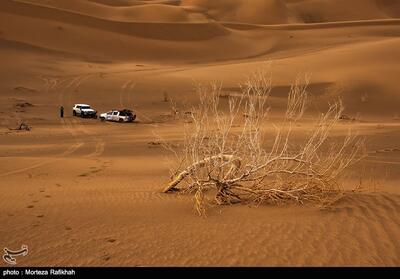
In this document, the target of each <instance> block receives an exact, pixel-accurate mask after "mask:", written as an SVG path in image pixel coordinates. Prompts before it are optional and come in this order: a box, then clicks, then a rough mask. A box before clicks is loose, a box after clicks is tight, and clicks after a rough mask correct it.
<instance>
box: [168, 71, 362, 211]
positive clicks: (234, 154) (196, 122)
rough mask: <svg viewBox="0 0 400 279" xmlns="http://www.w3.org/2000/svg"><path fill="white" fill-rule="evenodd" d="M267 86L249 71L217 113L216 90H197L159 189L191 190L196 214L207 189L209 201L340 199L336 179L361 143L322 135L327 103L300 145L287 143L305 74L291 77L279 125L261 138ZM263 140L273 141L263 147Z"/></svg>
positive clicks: (334, 113) (300, 107) (332, 113)
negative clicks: (239, 90) (168, 176)
mask: <svg viewBox="0 0 400 279" xmlns="http://www.w3.org/2000/svg"><path fill="white" fill-rule="evenodd" d="M271 84H272V82H271V78H270V77H269V76H268V75H265V73H257V74H255V75H254V76H252V77H251V78H249V80H248V81H247V82H246V83H245V84H244V85H243V86H242V94H241V95H240V96H236V97H232V96H230V97H229V98H228V110H227V111H224V110H223V109H221V104H220V100H221V98H220V96H221V86H220V85H217V84H212V85H211V86H208V87H207V86H206V87H204V86H199V87H198V93H199V96H200V104H199V106H197V107H195V108H193V109H192V110H191V111H193V112H194V113H193V114H191V115H190V117H191V120H192V121H191V122H190V124H187V123H186V124H184V131H185V137H184V141H183V144H182V146H181V147H180V148H173V149H172V148H171V147H168V149H169V150H170V151H171V149H172V151H173V153H174V155H175V157H176V160H177V164H176V166H177V167H176V168H175V169H172V170H171V173H173V174H175V175H174V176H173V178H172V179H171V182H170V183H169V184H168V185H167V187H165V188H164V190H163V191H164V192H169V191H172V190H177V189H180V190H183V192H186V193H194V199H195V208H196V210H197V212H198V213H199V214H200V215H202V214H204V213H205V205H206V204H207V202H208V198H209V196H210V195H207V194H206V192H207V191H208V190H210V189H212V190H214V191H213V192H212V193H214V196H213V200H214V201H215V202H216V203H217V204H231V203H237V202H251V203H257V204H259V203H287V202H296V203H305V202H317V203H324V202H326V201H329V200H334V199H335V198H337V197H338V196H339V195H341V194H342V192H343V190H342V189H341V186H340V184H339V183H338V178H339V176H340V175H341V174H342V173H343V171H344V170H345V169H347V168H348V167H349V166H350V165H351V164H352V163H354V162H356V161H357V160H359V159H360V158H361V157H362V156H363V153H362V151H363V143H362V141H361V140H359V139H358V138H357V137H355V136H352V135H351V134H350V133H349V135H348V136H346V137H345V139H344V140H343V141H342V142H341V143H338V142H335V141H332V140H331V138H330V133H331V131H332V129H333V127H334V126H335V124H336V123H337V122H338V120H339V119H340V116H341V115H342V112H343V106H342V103H341V102H340V100H339V101H337V102H335V103H334V104H332V105H331V106H330V107H329V109H328V110H327V111H326V112H325V113H324V114H322V115H321V116H320V118H319V119H318V120H317V122H316V123H315V127H314V130H313V131H312V132H311V133H310V135H309V136H308V137H307V139H306V140H305V141H304V142H303V144H300V145H294V144H293V141H294V140H293V133H294V130H293V126H294V123H296V122H297V121H299V120H301V119H302V117H303V115H304V112H305V109H306V105H307V99H308V93H307V85H308V84H309V77H308V76H306V77H305V78H304V79H303V80H302V79H300V78H298V79H297V80H296V82H295V83H294V85H293V86H292V87H291V89H290V93H289V96H288V105H287V111H286V115H285V119H284V122H283V123H281V124H280V125H279V126H278V127H276V131H275V133H268V134H265V133H264V131H263V129H262V128H263V127H264V126H265V122H266V116H267V112H268V111H269V108H268V107H267V99H268V96H269V93H270V92H271ZM225 99H226V98H224V100H225ZM243 115H246V117H245V118H243V117H241V116H243ZM235 128H236V129H235ZM265 137H269V138H270V139H271V140H272V142H273V144H272V146H270V147H269V148H266V147H265Z"/></svg>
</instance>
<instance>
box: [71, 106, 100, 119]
mask: <svg viewBox="0 0 400 279" xmlns="http://www.w3.org/2000/svg"><path fill="white" fill-rule="evenodd" d="M72 114H73V115H74V116H80V117H89V118H97V111H95V110H94V109H92V108H91V107H90V106H89V105H86V104H75V105H74V107H73V108H72Z"/></svg>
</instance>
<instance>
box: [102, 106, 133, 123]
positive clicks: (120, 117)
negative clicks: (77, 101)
mask: <svg viewBox="0 0 400 279" xmlns="http://www.w3.org/2000/svg"><path fill="white" fill-rule="evenodd" d="M135 119H136V114H134V113H133V112H132V111H131V110H128V109H124V110H111V111H109V112H105V113H102V114H100V120H101V121H114V122H132V121H134V120H135Z"/></svg>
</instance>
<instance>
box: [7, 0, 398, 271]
mask: <svg viewBox="0 0 400 279" xmlns="http://www.w3.org/2000/svg"><path fill="white" fill-rule="evenodd" d="M249 2H250V1H245V0H221V1H220V0H218V1H211V0H180V1H179V0H154V1H145V0H112V1H111V0H2V1H1V5H0V60H1V61H2V63H1V65H0V224H1V226H0V246H1V247H8V248H17V247H21V244H27V245H28V247H29V256H27V257H21V258H18V265H21V266H30V265H33V266H399V264H400V247H399V241H398V240H399V239H398V238H399V237H398V236H399V235H400V223H399V218H398V217H399V216H398V215H399V209H400V208H399V205H400V192H399V188H398V182H399V180H400V173H399V168H398V166H399V163H400V152H399V148H400V146H399V144H398V142H400V122H399V115H400V112H399V107H400V95H399V94H398V92H399V85H398V73H399V70H400V66H399V63H398V61H400V29H399V26H400V14H399V11H400V6H399V1H396V0H355V1H351V3H349V1H344V0H335V1H333V0H330V1H329V0H252V1H251V2H252V4H251V5H249ZM28 27H29V28H28ZM270 65H272V66H270ZM270 67H271V68H270ZM270 69H272V80H273V85H274V88H273V90H272V91H271V96H270V99H269V100H268V102H269V103H268V105H269V106H270V107H271V113H270V115H269V121H270V122H268V125H265V131H266V132H268V133H272V132H273V125H271V123H272V124H274V125H279V124H280V123H281V121H282V115H283V113H284V110H285V106H286V98H287V95H288V92H289V89H290V86H291V83H292V82H293V81H294V79H295V78H296V76H298V75H299V74H304V73H311V74H312V78H311V83H310V86H309V94H310V100H309V101H310V102H309V112H308V113H307V114H306V115H305V119H304V121H303V122H301V123H298V126H296V132H299V134H300V136H299V139H297V138H296V142H295V143H294V144H300V143H301V138H302V137H304V136H305V135H307V134H308V133H309V131H310V130H311V129H313V126H312V125H313V121H314V120H315V118H316V116H318V115H319V114H320V113H322V112H323V111H324V109H325V108H326V106H327V104H328V103H329V102H332V101H333V100H335V99H337V98H339V97H340V98H341V99H342V100H343V103H344V105H345V111H344V114H345V115H346V116H348V119H347V120H346V119H343V120H342V121H340V123H339V125H338V127H336V128H335V129H334V131H333V136H334V139H335V140H340V139H342V138H343V137H344V136H345V135H346V133H347V131H348V129H349V128H351V129H353V131H354V132H355V133H358V134H359V135H360V136H364V137H365V138H366V139H367V146H368V153H367V157H366V158H365V159H364V160H363V161H361V162H359V163H358V164H356V165H354V166H353V167H352V168H351V169H350V170H349V173H348V174H347V176H346V177H345V178H344V179H343V185H344V187H345V188H346V189H347V188H348V189H352V188H354V186H355V185H358V184H362V185H363V186H365V190H364V191H361V192H360V193H348V195H346V196H345V197H344V198H343V199H340V200H339V201H337V202H335V203H333V204H332V205H331V206H329V207H325V208H315V207H309V206H304V207H300V206H295V205H293V206H292V205H291V206H287V207H275V206H258V207H250V206H247V205H234V206H220V207H217V206H214V207H211V208H210V210H209V211H208V216H207V218H199V217H197V216H196V214H195V210H194V208H193V200H192V197H191V196H185V195H175V194H163V193H161V190H162V189H163V188H164V187H165V184H166V183H167V182H168V181H169V179H170V173H169V169H168V160H167V159H171V154H170V153H169V152H167V151H166V150H165V149H163V148H162V145H161V143H160V141H159V139H158V138H157V137H158V136H162V137H163V138H164V139H165V140H167V141H169V142H170V143H172V144H176V145H177V144H179V143H180V142H181V141H182V138H183V134H182V125H183V123H182V121H181V120H179V119H177V118H176V117H174V115H173V112H172V110H171V106H170V101H171V100H172V101H174V102H176V104H177V106H178V108H179V110H178V111H179V113H187V112H188V111H189V110H190V109H189V108H190V107H191V106H192V105H194V104H196V103H197V101H198V100H197V96H196V94H195V90H194V86H195V84H197V83H202V84H207V83H210V82H213V81H217V82H221V87H222V88H221V90H222V93H223V97H224V98H222V102H223V104H222V106H223V107H227V100H228V97H229V96H231V97H236V96H238V94H240V84H241V83H242V82H244V81H245V80H246V78H247V76H248V75H250V74H251V73H252V72H254V71H256V70H264V71H269V70H270ZM75 103H89V104H90V105H92V106H93V107H94V108H95V109H96V110H97V111H98V112H99V113H103V112H107V111H109V110H111V109H123V108H130V109H133V110H134V111H135V112H136V114H137V121H135V122H134V123H131V124H122V123H110V122H101V121H99V120H95V119H82V118H77V117H73V116H72V106H73V104H75ZM61 105H63V106H64V108H65V117H64V118H62V119H61V118H60V117H59V107H60V106H61ZM21 122H25V123H27V124H29V125H30V126H31V128H32V129H31V130H30V131H25V130H21V131H19V130H16V129H15V128H16V127H18V125H20V123H21ZM186 124H188V123H186ZM297 140H298V142H297ZM268 144H270V141H268V139H267V140H266V145H268ZM6 227H7V228H8V231H6V230H5V229H4V228H6ZM1 247H0V248H1ZM60 251H62V252H60ZM4 264H5V263H3V262H2V263H1V264H0V265H2V266H3V265H4Z"/></svg>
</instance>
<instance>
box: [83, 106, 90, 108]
mask: <svg viewBox="0 0 400 279" xmlns="http://www.w3.org/2000/svg"><path fill="white" fill-rule="evenodd" d="M81 109H90V106H81Z"/></svg>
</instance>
